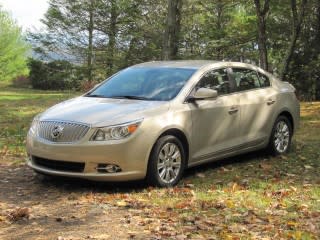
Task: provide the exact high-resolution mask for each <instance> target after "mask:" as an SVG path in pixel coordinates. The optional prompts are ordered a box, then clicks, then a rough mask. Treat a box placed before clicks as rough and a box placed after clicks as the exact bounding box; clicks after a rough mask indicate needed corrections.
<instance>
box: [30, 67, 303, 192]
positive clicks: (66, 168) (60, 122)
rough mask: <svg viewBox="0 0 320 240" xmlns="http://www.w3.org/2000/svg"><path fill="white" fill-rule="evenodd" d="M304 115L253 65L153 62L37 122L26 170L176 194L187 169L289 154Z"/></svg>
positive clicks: (282, 87)
mask: <svg viewBox="0 0 320 240" xmlns="http://www.w3.org/2000/svg"><path fill="white" fill-rule="evenodd" d="M299 112H300V110H299V102H298V100H297V98H296V95H295V88H294V87H293V86H292V85H291V84H289V83H287V82H282V81H280V80H278V79H277V78H276V77H274V76H273V75H271V74H270V73H268V72H265V71H264V70H262V69H260V68H258V67H256V66H253V65H249V64H244V63H235V62H212V61H169V62H148V63H143V64H139V65H135V66H132V67H129V68H126V69H124V70H122V71H120V72H118V73H117V74H115V75H113V76H112V77H110V78H109V79H107V80H106V81H104V82H102V83H101V84H99V85H98V86H96V87H95V88H94V89H92V90H91V91H89V92H88V93H86V94H84V95H82V96H80V97H76V98H74V99H71V100H68V101H65V102H62V103H60V104H58V105H55V106H53V107H51V108H49V109H48V110H47V111H45V112H44V113H42V114H40V115H38V116H36V117H35V118H34V120H33V123H32V126H31V128H30V130H29V133H28V137H27V152H28V155H29V159H28V162H27V164H28V165H29V166H30V167H31V168H33V169H34V170H35V171H37V172H39V173H43V174H50V175H57V176H69V177H77V178H86V179H91V180H101V181H127V180H135V179H147V180H148V182H149V183H150V184H152V185H156V186H160V187H163V186H166V187H167V186H173V185H175V184H177V183H178V182H179V180H180V179H181V177H182V175H183V172H184V170H185V169H186V168H188V167H192V166H196V165H199V164H202V163H206V162H209V161H213V160H217V159H221V158H225V157H230V156H233V155H236V154H240V153H244V152H249V151H255V150H258V149H267V150H268V151H269V152H270V153H271V154H284V153H286V152H288V150H289V148H290V144H291V139H292V135H293V133H294V131H295V130H296V129H297V128H298V126H299Z"/></svg>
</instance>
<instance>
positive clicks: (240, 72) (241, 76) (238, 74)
mask: <svg viewBox="0 0 320 240" xmlns="http://www.w3.org/2000/svg"><path fill="white" fill-rule="evenodd" d="M232 72H233V77H234V80H235V82H236V85H237V91H246V90H250V89H255V88H260V87H261V86H260V81H259V77H258V74H257V72H256V71H253V70H250V69H245V68H233V69H232Z"/></svg>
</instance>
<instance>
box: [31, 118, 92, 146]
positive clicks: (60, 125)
mask: <svg viewBox="0 0 320 240" xmlns="http://www.w3.org/2000/svg"><path fill="white" fill-rule="evenodd" d="M55 129H58V133H57V132H56V133H57V134H56V135H57V136H54V135H53V133H54V130H55ZM88 130H89V126H87V125H85V124H81V123H71V122H59V121H40V122H39V123H38V125H37V134H38V136H39V137H40V138H43V139H45V140H47V141H50V142H58V143H72V142H77V141H79V140H81V139H82V138H83V137H84V136H85V135H86V133H87V132H88Z"/></svg>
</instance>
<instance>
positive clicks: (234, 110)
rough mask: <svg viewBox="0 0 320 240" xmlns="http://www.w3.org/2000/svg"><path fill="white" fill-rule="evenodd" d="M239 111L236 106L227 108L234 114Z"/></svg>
mask: <svg viewBox="0 0 320 240" xmlns="http://www.w3.org/2000/svg"><path fill="white" fill-rule="evenodd" d="M238 111H239V109H238V107H231V108H230V109H229V114H234V113H237V112H238Z"/></svg>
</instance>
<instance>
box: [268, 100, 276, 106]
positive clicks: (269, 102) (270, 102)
mask: <svg viewBox="0 0 320 240" xmlns="http://www.w3.org/2000/svg"><path fill="white" fill-rule="evenodd" d="M275 102H276V100H273V99H269V100H268V101H267V104H268V105H272V104H274V103H275Z"/></svg>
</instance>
